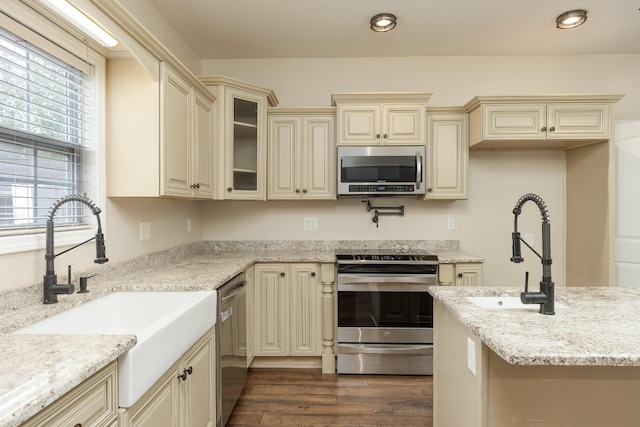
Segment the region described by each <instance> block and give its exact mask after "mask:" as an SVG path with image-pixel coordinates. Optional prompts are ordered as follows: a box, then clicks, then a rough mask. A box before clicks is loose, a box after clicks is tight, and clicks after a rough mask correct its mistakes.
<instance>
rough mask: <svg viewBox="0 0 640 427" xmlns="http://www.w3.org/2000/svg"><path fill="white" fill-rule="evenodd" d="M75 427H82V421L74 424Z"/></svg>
mask: <svg viewBox="0 0 640 427" xmlns="http://www.w3.org/2000/svg"><path fill="white" fill-rule="evenodd" d="M73 427H82V423H78V424H76V425H74V426H73Z"/></svg>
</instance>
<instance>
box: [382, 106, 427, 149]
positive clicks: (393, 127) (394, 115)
mask: <svg viewBox="0 0 640 427" xmlns="http://www.w3.org/2000/svg"><path fill="white" fill-rule="evenodd" d="M425 110H426V109H425V106H424V105H411V104H406V105H403V104H384V105H383V106H382V123H383V125H382V143H383V144H396V145H424V143H425V141H426V119H425V115H426V112H425Z"/></svg>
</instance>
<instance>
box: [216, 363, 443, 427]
mask: <svg viewBox="0 0 640 427" xmlns="http://www.w3.org/2000/svg"><path fill="white" fill-rule="evenodd" d="M284 425H289V426H351V427H355V426H403V427H410V426H416V427H418V426H420V427H432V426H433V378H432V377H430V376H391V375H326V374H324V375H323V374H322V373H321V372H320V370H315V369H290V370H286V369H251V370H249V378H248V383H247V386H246V387H245V390H244V392H243V394H242V396H241V397H240V401H239V402H238V404H237V405H236V408H235V410H234V411H233V414H232V415H231V418H230V419H229V422H228V423H227V426H229V427H248V426H259V427H269V426H280V427H281V426H284Z"/></svg>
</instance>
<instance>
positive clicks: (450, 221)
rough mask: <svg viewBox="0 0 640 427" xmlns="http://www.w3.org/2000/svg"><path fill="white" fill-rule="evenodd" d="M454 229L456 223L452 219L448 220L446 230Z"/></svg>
mask: <svg viewBox="0 0 640 427" xmlns="http://www.w3.org/2000/svg"><path fill="white" fill-rule="evenodd" d="M455 228H456V221H455V220H454V219H453V218H448V219H447V229H448V230H455Z"/></svg>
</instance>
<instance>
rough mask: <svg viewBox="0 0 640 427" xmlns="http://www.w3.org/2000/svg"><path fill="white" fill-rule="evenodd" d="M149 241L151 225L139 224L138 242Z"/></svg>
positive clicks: (146, 222)
mask: <svg viewBox="0 0 640 427" xmlns="http://www.w3.org/2000/svg"><path fill="white" fill-rule="evenodd" d="M149 239H151V223H150V222H148V221H142V222H140V241H141V242H142V241H143V240H149Z"/></svg>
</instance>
